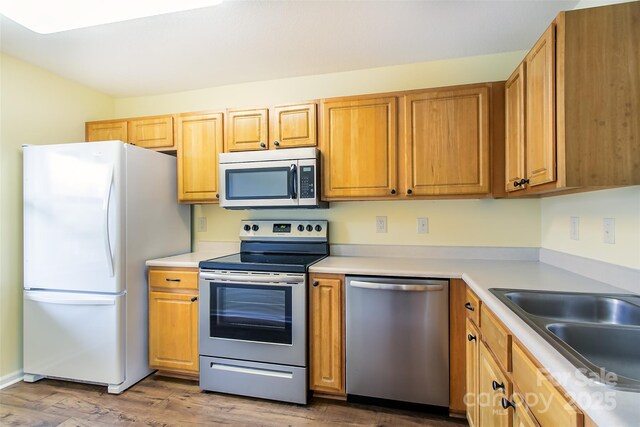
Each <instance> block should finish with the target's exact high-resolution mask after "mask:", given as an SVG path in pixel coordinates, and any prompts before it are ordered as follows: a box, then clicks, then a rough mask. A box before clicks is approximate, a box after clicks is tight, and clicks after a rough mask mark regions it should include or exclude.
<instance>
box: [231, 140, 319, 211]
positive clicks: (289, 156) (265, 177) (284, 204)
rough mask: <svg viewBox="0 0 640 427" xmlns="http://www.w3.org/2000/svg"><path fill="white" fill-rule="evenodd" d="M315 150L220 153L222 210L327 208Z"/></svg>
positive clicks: (292, 149)
mask: <svg viewBox="0 0 640 427" xmlns="http://www.w3.org/2000/svg"><path fill="white" fill-rule="evenodd" d="M319 158H320V152H319V151H318V150H317V149H316V148H290V149H283V150H268V151H244V152H238V153H221V154H220V157H219V165H220V167H219V174H220V176H219V178H220V206H222V207H224V208H227V209H256V208H325V207H327V203H323V202H321V201H320V179H319V176H320V171H319V166H320V165H319V164H320V162H319Z"/></svg>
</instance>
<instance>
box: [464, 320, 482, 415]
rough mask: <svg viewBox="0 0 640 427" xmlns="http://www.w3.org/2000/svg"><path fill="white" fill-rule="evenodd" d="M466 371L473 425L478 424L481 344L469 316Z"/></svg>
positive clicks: (466, 398)
mask: <svg viewBox="0 0 640 427" xmlns="http://www.w3.org/2000/svg"><path fill="white" fill-rule="evenodd" d="M466 332H467V333H466V336H465V342H466V343H467V346H466V353H465V354H466V360H467V363H466V367H467V369H466V372H467V393H466V395H465V402H466V404H467V420H468V421H469V425H470V426H471V427H477V426H478V402H477V400H478V346H479V345H480V333H478V330H477V329H476V327H475V326H474V325H473V323H472V322H471V320H469V318H467V319H466Z"/></svg>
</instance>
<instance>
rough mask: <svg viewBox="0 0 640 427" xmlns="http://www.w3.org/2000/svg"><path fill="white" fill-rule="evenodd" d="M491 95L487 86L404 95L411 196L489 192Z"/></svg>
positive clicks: (409, 190)
mask: <svg viewBox="0 0 640 427" xmlns="http://www.w3.org/2000/svg"><path fill="white" fill-rule="evenodd" d="M489 95H490V91H489V88H488V87H487V86H485V85H482V86H475V87H473V86H468V87H461V88H455V89H450V90H447V89H440V90H429V91H425V92H422V93H412V94H409V95H406V96H404V104H405V105H404V111H405V113H404V118H405V134H406V137H405V146H404V148H405V161H404V171H405V172H406V183H405V191H406V194H407V195H414V196H429V195H440V194H442V195H451V194H456V195H459V194H485V195H486V194H488V193H489V191H490V177H491V170H490V166H491V162H490V154H491V146H490V140H489V138H490V129H489V115H490V114H489Z"/></svg>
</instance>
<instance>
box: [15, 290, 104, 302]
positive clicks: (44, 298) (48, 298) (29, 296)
mask: <svg viewBox="0 0 640 427" xmlns="http://www.w3.org/2000/svg"><path fill="white" fill-rule="evenodd" d="M24 299H25V300H29V301H35V302H44V303H47V304H64V305H115V303H116V300H115V298H114V297H110V296H103V297H100V296H91V297H89V298H86V297H85V298H69V297H59V296H53V295H51V294H46V295H38V294H37V293H32V292H29V291H27V292H25V293H24Z"/></svg>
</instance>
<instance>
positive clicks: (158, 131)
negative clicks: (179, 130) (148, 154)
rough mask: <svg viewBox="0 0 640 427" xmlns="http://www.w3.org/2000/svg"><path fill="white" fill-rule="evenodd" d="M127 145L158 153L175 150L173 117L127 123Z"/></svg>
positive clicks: (135, 120) (150, 118)
mask: <svg viewBox="0 0 640 427" xmlns="http://www.w3.org/2000/svg"><path fill="white" fill-rule="evenodd" d="M128 133H129V143H130V144H133V145H137V146H138V147H142V148H152V149H154V150H158V151H171V150H175V149H176V146H175V143H174V140H173V116H163V117H147V118H144V119H134V120H130V121H129V131H128Z"/></svg>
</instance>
